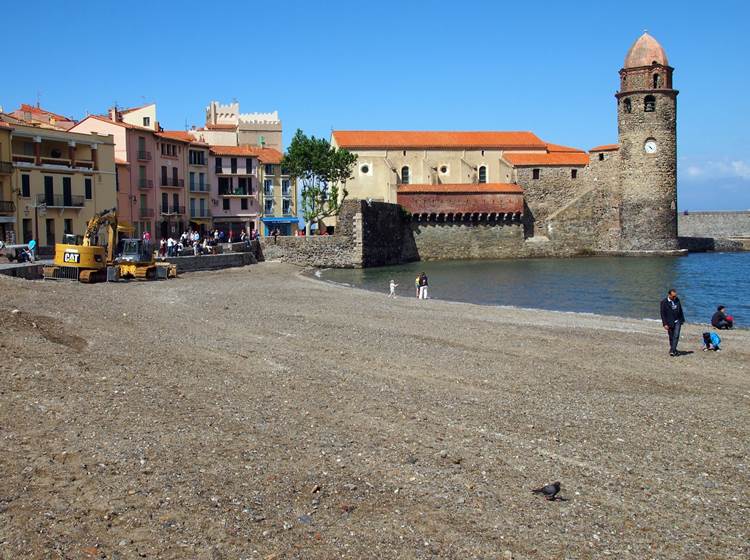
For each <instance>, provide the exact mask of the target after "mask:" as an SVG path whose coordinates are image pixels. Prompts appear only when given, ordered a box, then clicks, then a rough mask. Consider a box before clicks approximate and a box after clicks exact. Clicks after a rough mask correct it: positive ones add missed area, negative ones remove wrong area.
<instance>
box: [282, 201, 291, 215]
mask: <svg viewBox="0 0 750 560" xmlns="http://www.w3.org/2000/svg"><path fill="white" fill-rule="evenodd" d="M282 209H283V212H284V215H285V216H288V215H290V214H291V213H292V201H291V199H287V200H284V201H283V202H282Z"/></svg>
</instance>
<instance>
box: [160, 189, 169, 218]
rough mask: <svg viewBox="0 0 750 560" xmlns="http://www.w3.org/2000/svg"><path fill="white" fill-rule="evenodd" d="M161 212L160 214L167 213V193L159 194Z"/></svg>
mask: <svg viewBox="0 0 750 560" xmlns="http://www.w3.org/2000/svg"><path fill="white" fill-rule="evenodd" d="M161 212H162V214H168V213H169V195H168V194H167V193H161Z"/></svg>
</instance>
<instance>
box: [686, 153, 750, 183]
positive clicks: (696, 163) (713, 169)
mask: <svg viewBox="0 0 750 560" xmlns="http://www.w3.org/2000/svg"><path fill="white" fill-rule="evenodd" d="M681 160H682V161H681V162H680V163H681V165H680V166H679V168H678V169H679V172H680V175H681V176H682V175H683V173H684V177H683V178H684V179H686V180H691V179H694V180H698V179H740V180H743V181H750V163H749V162H747V161H744V160H741V159H730V158H724V159H718V160H715V159H701V158H693V157H690V158H681Z"/></svg>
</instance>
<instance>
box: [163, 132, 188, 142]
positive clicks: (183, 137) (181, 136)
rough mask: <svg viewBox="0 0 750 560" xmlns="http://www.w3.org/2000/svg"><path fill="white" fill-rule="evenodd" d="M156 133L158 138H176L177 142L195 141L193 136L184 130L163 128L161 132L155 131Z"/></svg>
mask: <svg viewBox="0 0 750 560" xmlns="http://www.w3.org/2000/svg"><path fill="white" fill-rule="evenodd" d="M156 135H157V136H158V137H159V138H166V139H167V140H177V141H178V142H195V141H196V140H195V138H193V137H192V136H190V134H189V133H188V132H185V131H184V130H165V131H163V132H157V133H156Z"/></svg>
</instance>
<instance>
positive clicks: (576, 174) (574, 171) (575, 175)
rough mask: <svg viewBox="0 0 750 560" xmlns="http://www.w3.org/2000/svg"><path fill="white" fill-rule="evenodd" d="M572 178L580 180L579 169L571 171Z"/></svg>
mask: <svg viewBox="0 0 750 560" xmlns="http://www.w3.org/2000/svg"><path fill="white" fill-rule="evenodd" d="M570 178H571V179H578V170H577V169H571V170H570Z"/></svg>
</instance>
